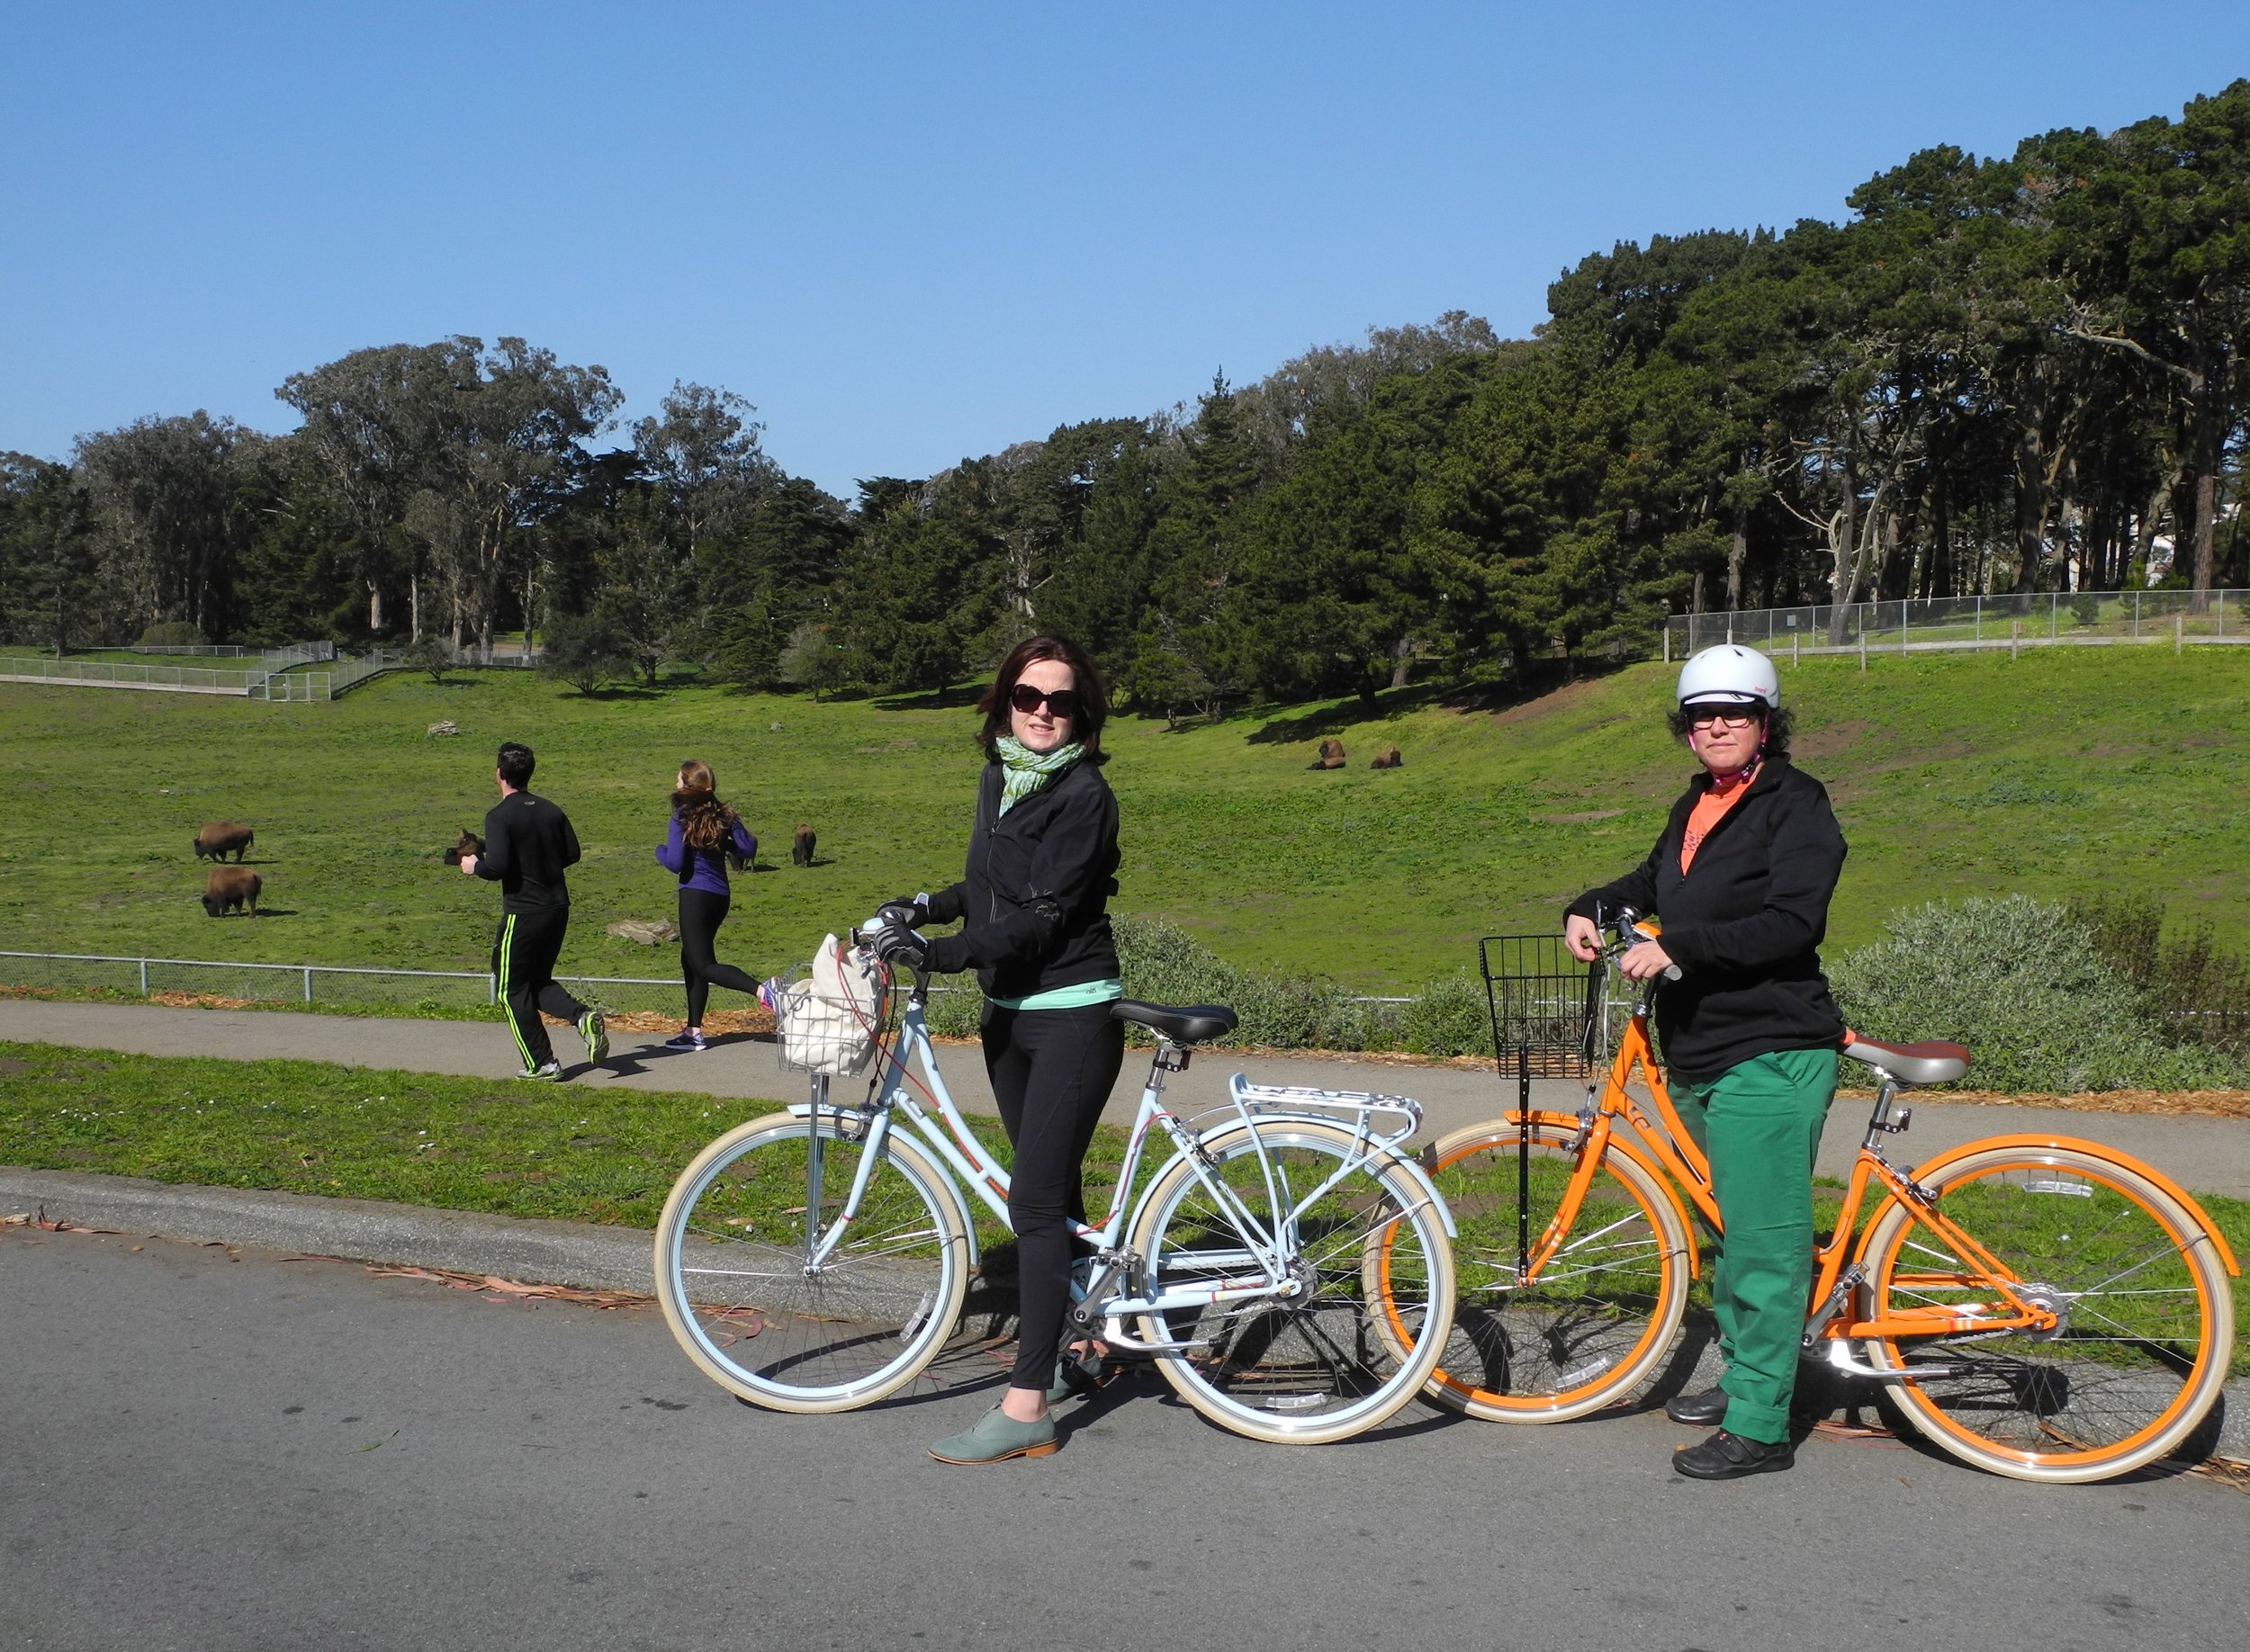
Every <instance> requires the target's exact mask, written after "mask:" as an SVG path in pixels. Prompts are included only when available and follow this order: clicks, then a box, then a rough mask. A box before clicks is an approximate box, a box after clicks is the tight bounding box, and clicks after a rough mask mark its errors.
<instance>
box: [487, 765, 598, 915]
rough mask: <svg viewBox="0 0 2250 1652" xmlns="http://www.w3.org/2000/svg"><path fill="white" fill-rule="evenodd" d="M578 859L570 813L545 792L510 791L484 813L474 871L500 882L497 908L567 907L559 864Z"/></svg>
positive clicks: (568, 894)
mask: <svg viewBox="0 0 2250 1652" xmlns="http://www.w3.org/2000/svg"><path fill="white" fill-rule="evenodd" d="M577 864H578V834H577V833H576V832H574V831H572V830H571V817H570V816H569V815H567V814H565V813H563V811H562V810H560V809H558V808H556V807H555V806H554V804H551V803H549V802H548V801H547V800H546V799H545V798H544V797H535V796H533V795H531V794H530V793H529V792H510V793H509V795H507V796H505V797H503V798H501V799H500V802H498V803H496V804H493V805H492V808H491V813H488V814H486V815H485V817H484V853H482V855H479V856H478V857H477V875H478V876H479V877H481V878H484V879H486V880H487V881H489V882H491V883H496V884H499V885H500V911H504V912H546V911H556V910H557V909H560V910H563V911H569V910H570V904H571V892H570V888H569V886H568V885H567V884H564V883H563V867H565V866H576V865H577Z"/></svg>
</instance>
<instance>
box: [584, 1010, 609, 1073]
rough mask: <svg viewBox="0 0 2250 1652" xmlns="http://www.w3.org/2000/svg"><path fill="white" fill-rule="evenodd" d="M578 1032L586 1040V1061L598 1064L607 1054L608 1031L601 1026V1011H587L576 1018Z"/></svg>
mask: <svg viewBox="0 0 2250 1652" xmlns="http://www.w3.org/2000/svg"><path fill="white" fill-rule="evenodd" d="M578 1030H579V1034H580V1036H581V1037H583V1038H584V1039H585V1040H586V1059H587V1060H589V1061H590V1062H595V1063H599V1062H600V1061H601V1060H602V1059H603V1058H604V1057H605V1056H607V1055H608V1054H609V1029H608V1028H607V1027H605V1026H603V1025H602V1019H601V1011H600V1010H588V1011H587V1012H586V1013H585V1014H584V1015H581V1016H580V1017H579V1018H578Z"/></svg>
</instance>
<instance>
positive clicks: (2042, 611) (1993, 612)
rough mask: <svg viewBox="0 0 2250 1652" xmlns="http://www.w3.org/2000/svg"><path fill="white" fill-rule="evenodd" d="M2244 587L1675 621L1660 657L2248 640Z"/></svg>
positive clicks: (1906, 603) (1863, 606)
mask: <svg viewBox="0 0 2250 1652" xmlns="http://www.w3.org/2000/svg"><path fill="white" fill-rule="evenodd" d="M2245 600H2250V590H2218V591H2175V590H2143V591H2038V592H2028V591H2019V592H2008V593H2003V594H2001V595H1998V596H1992V597H1933V598H1931V599H1928V600H1924V601H1917V600H1913V599H1911V598H1906V599H1901V600H1899V601H1896V602H1855V603H1848V604H1846V605H1845V606H1843V608H1842V609H1841V610H1839V609H1837V608H1836V607H1834V606H1831V605H1829V604H1825V603H1818V604H1805V605H1804V606H1799V607H1794V608H1745V609H1742V610H1741V611H1739V612H1735V613H1731V614H1677V615H1673V616H1672V617H1671V618H1670V620H1667V621H1666V622H1665V625H1664V657H1665V659H1667V660H1676V659H1677V660H1684V659H1686V658H1687V657H1688V655H1689V654H1692V653H1694V652H1695V651H1697V649H1701V648H1710V647H1712V646H1714V645H1715V644H1716V643H1721V642H1742V643H1747V644H1749V645H1750V646H1751V647H1752V648H1759V649H1763V650H1765V651H1767V652H1768V653H1772V654H1787V655H1789V656H1791V657H1792V658H1796V657H1797V656H1799V655H1802V654H1821V653H1847V652H1849V653H1860V652H1866V653H1875V652H1877V651H1882V652H1887V653H1919V652H1922V651H1941V650H1950V649H1994V648H2004V649H2010V650H2013V649H2019V648H2051V647H2058V646H2059V647H2069V646H2079V647H2083V646H2087V645H2103V644H2118V643H2134V642H2171V643H2173V644H2175V645H2180V644H2185V643H2189V642H2194V643H2212V642H2250V614H2245V607H2244V605H2245Z"/></svg>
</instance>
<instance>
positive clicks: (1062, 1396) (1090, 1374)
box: [1047, 1348, 1102, 1405]
mask: <svg viewBox="0 0 2250 1652" xmlns="http://www.w3.org/2000/svg"><path fill="white" fill-rule="evenodd" d="M1101 1391H1102V1358H1101V1356H1100V1355H1099V1354H1089V1355H1088V1356H1087V1357H1086V1358H1085V1359H1073V1358H1072V1357H1071V1353H1070V1350H1068V1349H1067V1348H1066V1349H1064V1350H1063V1351H1062V1356H1061V1357H1060V1358H1059V1359H1058V1360H1056V1361H1055V1380H1054V1381H1052V1382H1050V1383H1049V1384H1048V1385H1047V1403H1048V1404H1049V1405H1061V1404H1062V1403H1063V1401H1065V1400H1067V1399H1069V1398H1071V1397H1072V1396H1075V1395H1080V1394H1098V1393H1100V1392H1101Z"/></svg>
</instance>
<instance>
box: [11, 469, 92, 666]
mask: <svg viewBox="0 0 2250 1652" xmlns="http://www.w3.org/2000/svg"><path fill="white" fill-rule="evenodd" d="M95 580H96V570H95V558H94V503H93V500H92V499H91V498H88V497H87V495H86V492H85V489H83V488H81V487H80V486H79V485H78V481H77V479H76V477H74V476H73V475H72V474H71V473H70V468H69V466H67V465H61V464H53V463H50V462H48V461H46V460H43V459H34V458H33V457H31V455H30V454H29V453H0V635H4V636H5V637H6V638H7V639H9V640H11V641H14V642H27V643H34V644H37V645H38V646H40V647H41V648H51V649H53V650H54V651H55V655H56V658H58V659H59V658H61V656H62V652H63V651H64V650H65V649H67V648H68V647H69V646H70V645H71V644H72V643H74V642H93V641H96V640H97V639H95V638H93V637H91V636H89V635H88V634H87V633H86V626H87V625H88V624H89V622H90V621H91V619H92V616H93V601H92V598H93V597H94V588H95Z"/></svg>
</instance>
